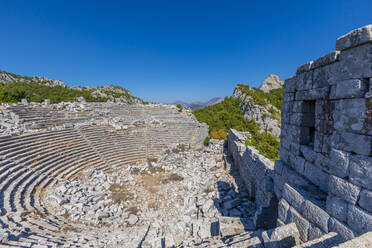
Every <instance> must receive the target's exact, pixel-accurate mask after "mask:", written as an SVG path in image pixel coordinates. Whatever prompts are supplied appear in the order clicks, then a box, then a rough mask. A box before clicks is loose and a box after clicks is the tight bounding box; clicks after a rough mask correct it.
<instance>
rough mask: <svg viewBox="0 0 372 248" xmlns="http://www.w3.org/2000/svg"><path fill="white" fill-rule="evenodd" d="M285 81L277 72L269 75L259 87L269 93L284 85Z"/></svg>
mask: <svg viewBox="0 0 372 248" xmlns="http://www.w3.org/2000/svg"><path fill="white" fill-rule="evenodd" d="M283 85H284V82H283V81H282V80H280V78H279V76H278V75H276V74H270V75H269V76H267V78H266V79H265V81H264V82H263V83H262V84H261V86H260V87H259V89H260V90H262V91H263V92H265V93H268V92H269V91H270V90H274V89H279V88H281V87H283Z"/></svg>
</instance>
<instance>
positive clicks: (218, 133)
mask: <svg viewBox="0 0 372 248" xmlns="http://www.w3.org/2000/svg"><path fill="white" fill-rule="evenodd" d="M240 105H241V101H240V100H239V99H237V98H234V97H225V99H224V100H223V101H222V102H220V103H217V104H215V105H211V106H207V107H205V108H203V109H199V110H195V111H193V114H194V115H195V117H196V119H197V120H198V121H199V122H205V123H207V124H208V125H209V136H210V137H211V138H214V139H226V135H227V133H228V131H229V130H230V129H231V128H233V129H236V130H238V131H243V132H245V131H249V133H250V134H251V136H252V139H251V141H247V142H248V143H247V145H248V144H249V145H252V146H254V147H256V149H257V150H258V151H259V152H260V153H261V154H262V155H264V156H265V157H267V158H269V159H271V160H275V159H277V158H278V157H279V139H278V138H277V137H275V136H274V135H272V134H270V133H265V132H263V133H260V126H259V124H258V123H257V122H255V121H254V120H247V119H245V118H244V114H243V111H242V110H241V109H240Z"/></svg>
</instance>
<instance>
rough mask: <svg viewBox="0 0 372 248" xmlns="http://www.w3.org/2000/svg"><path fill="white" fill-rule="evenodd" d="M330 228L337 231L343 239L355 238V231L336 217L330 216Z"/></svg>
mask: <svg viewBox="0 0 372 248" xmlns="http://www.w3.org/2000/svg"><path fill="white" fill-rule="evenodd" d="M328 229H329V231H330V232H337V233H338V234H339V235H340V237H341V238H342V239H343V240H349V239H352V238H354V233H353V231H352V230H351V229H350V228H348V227H347V226H346V225H344V224H343V223H341V222H340V221H338V220H336V219H335V218H332V217H331V218H329V221H328Z"/></svg>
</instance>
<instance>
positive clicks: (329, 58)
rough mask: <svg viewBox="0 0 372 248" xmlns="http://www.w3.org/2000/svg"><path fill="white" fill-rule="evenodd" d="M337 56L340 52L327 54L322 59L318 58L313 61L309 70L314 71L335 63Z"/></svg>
mask: <svg viewBox="0 0 372 248" xmlns="http://www.w3.org/2000/svg"><path fill="white" fill-rule="evenodd" d="M339 56H340V51H334V52H331V53H328V54H326V55H324V56H322V57H319V58H317V59H316V60H314V61H313V63H312V65H311V69H315V68H318V67H324V66H326V65H329V64H332V63H335V62H336V61H338V59H339ZM314 78H315V76H314Z"/></svg>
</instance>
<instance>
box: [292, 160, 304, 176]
mask: <svg viewBox="0 0 372 248" xmlns="http://www.w3.org/2000/svg"><path fill="white" fill-rule="evenodd" d="M305 163H306V160H305V159H304V158H303V157H300V156H296V157H295V160H294V162H293V164H294V168H295V170H296V171H297V172H298V173H300V174H301V175H304V173H305Z"/></svg>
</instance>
